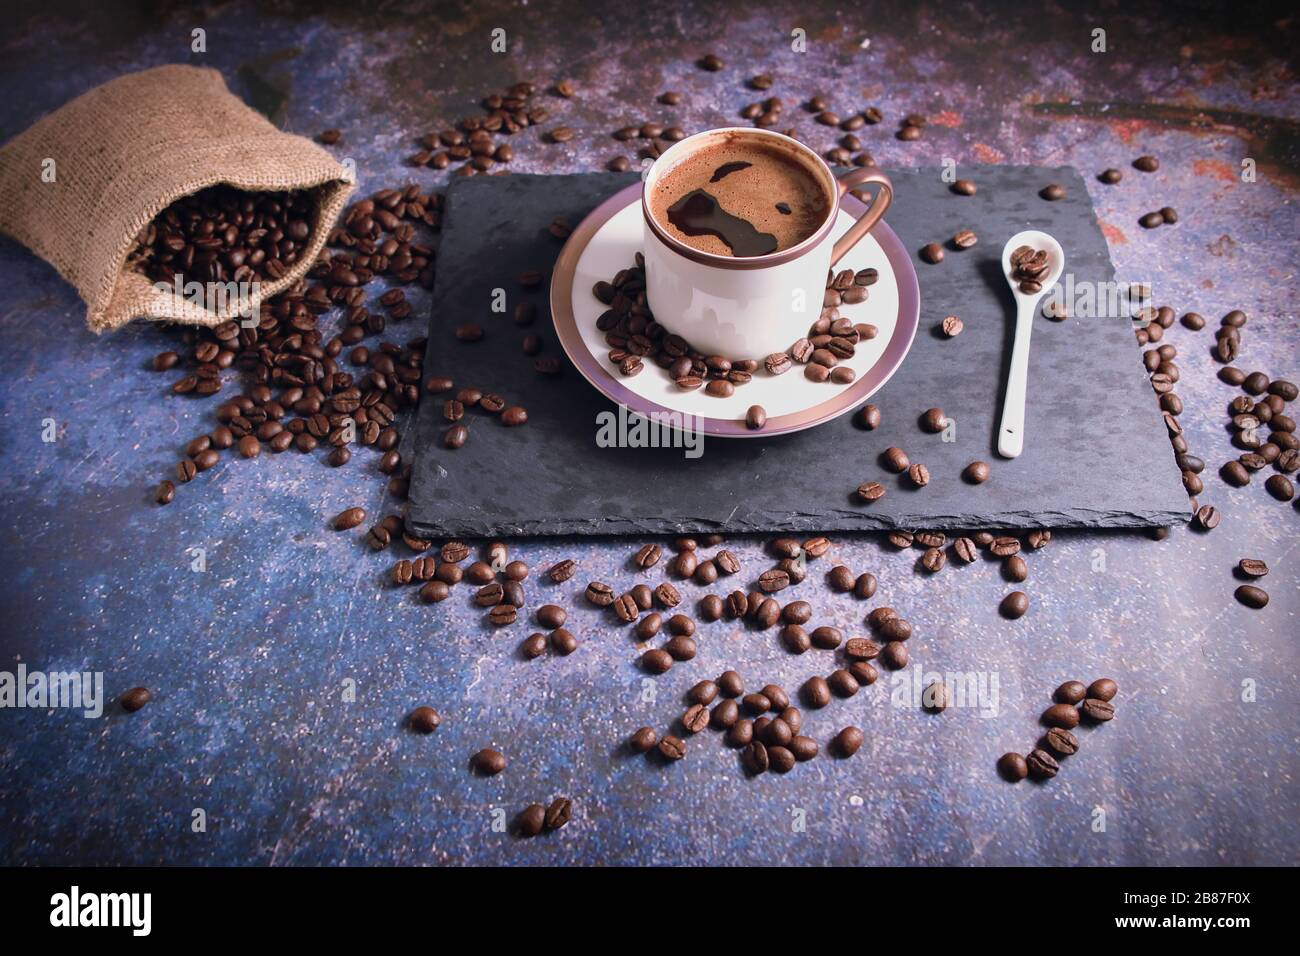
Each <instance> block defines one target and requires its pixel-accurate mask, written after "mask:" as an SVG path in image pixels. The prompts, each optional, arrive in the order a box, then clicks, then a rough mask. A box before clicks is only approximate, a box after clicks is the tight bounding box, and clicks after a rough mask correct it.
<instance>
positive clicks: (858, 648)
mask: <svg viewBox="0 0 1300 956" xmlns="http://www.w3.org/2000/svg"><path fill="white" fill-rule="evenodd" d="M844 653H845V654H847V655H848V656H849V657H850V658H853V659H854V660H863V661H869V660H874V659H875V658H876V657H878V656H879V655H880V645H879V644H877V643H876V642H875V641H872V640H869V639H867V638H865V637H853V638H850V639H849V640H848V641H847V642H846V643H845V645H844Z"/></svg>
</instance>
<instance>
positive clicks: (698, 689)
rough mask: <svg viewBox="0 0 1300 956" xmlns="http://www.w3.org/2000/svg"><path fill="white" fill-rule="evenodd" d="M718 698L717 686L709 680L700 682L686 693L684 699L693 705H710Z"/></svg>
mask: <svg viewBox="0 0 1300 956" xmlns="http://www.w3.org/2000/svg"><path fill="white" fill-rule="evenodd" d="M717 696H718V685H717V684H716V683H714V682H713V681H711V680H702V681H699V682H698V683H696V684H695V685H694V686H693V687H692V688H691V689H690V690H689V691H687V692H686V698H687V700H689V701H690V702H691V703H693V704H705V705H708V704H711V703H713V701H714V700H715V699H716V698H717Z"/></svg>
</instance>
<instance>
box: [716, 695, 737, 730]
mask: <svg viewBox="0 0 1300 956" xmlns="http://www.w3.org/2000/svg"><path fill="white" fill-rule="evenodd" d="M739 719H740V706H739V705H738V704H737V703H736V702H735V701H734V700H731V699H727V700H723V701H720V702H719V703H718V705H717V706H716V707H714V708H713V713H712V714H711V715H710V717H709V722H710V723H711V724H712V725H713V726H714V727H716V728H717V729H718V730H729V729H731V728H732V727H734V726H735V725H736V721H738V720H739Z"/></svg>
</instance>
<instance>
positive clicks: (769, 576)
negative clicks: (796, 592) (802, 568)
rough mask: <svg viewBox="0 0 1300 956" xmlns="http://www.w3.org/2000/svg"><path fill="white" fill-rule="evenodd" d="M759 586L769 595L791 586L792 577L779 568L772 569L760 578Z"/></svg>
mask: <svg viewBox="0 0 1300 956" xmlns="http://www.w3.org/2000/svg"><path fill="white" fill-rule="evenodd" d="M758 586H759V588H760V589H761V590H762V591H763V592H764V593H767V594H772V593H775V592H777V591H781V590H784V589H785V588H787V587H789V586H790V575H789V574H787V573H786V572H785V571H782V570H780V569H779V568H770V569H769V570H767V571H764V572H763V573H762V574H760V575H759V576H758Z"/></svg>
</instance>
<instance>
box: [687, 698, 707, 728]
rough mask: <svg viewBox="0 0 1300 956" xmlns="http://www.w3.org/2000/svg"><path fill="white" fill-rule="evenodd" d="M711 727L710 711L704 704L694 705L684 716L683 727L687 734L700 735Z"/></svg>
mask: <svg viewBox="0 0 1300 956" xmlns="http://www.w3.org/2000/svg"><path fill="white" fill-rule="evenodd" d="M708 726H709V710H708V708H707V707H705V706H704V705H703V704H692V705H691V706H690V707H689V708H687V710H686V713H684V714H682V727H683V728H685V730H686V732H687V733H691V734H698V733H699V732H700V731H702V730H704V729H706V728H707V727H708Z"/></svg>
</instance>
